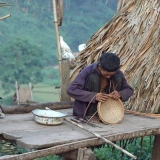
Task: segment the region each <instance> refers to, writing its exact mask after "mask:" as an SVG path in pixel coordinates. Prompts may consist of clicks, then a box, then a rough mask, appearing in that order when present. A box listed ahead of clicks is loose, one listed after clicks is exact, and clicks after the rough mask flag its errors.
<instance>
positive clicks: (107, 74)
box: [99, 66, 116, 79]
mask: <svg viewBox="0 0 160 160" xmlns="http://www.w3.org/2000/svg"><path fill="white" fill-rule="evenodd" d="M99 70H100V72H101V74H102V76H103V77H104V78H106V79H110V78H111V77H112V76H113V75H114V74H115V73H116V71H114V72H108V71H106V70H104V69H103V68H102V67H101V66H99Z"/></svg>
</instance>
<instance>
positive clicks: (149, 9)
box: [71, 0, 160, 113]
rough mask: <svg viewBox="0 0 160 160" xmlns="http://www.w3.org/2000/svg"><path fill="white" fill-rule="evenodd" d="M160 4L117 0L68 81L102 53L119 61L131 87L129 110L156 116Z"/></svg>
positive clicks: (159, 76) (158, 105)
mask: <svg viewBox="0 0 160 160" xmlns="http://www.w3.org/2000/svg"><path fill="white" fill-rule="evenodd" d="M159 25H160V1H159V0H154V1H148V0H129V1H128V0H119V4H118V11H117V14H116V15H115V16H114V17H113V18H112V19H111V20H110V21H109V22H108V23H106V24H105V25H104V26H103V27H102V28H100V29H99V30H98V31H97V32H96V33H95V34H94V35H93V36H92V37H91V38H90V40H89V41H88V42H87V47H86V49H85V50H83V51H81V52H80V55H79V59H78V61H77V62H78V65H77V67H76V68H75V69H74V70H73V73H72V75H71V80H72V79H74V77H75V76H76V75H77V74H78V73H79V71H80V70H81V69H82V68H84V66H86V65H88V64H91V63H93V62H96V61H98V58H99V57H100V55H101V54H102V52H103V51H105V50H106V51H111V52H114V53H116V54H118V56H119V57H120V59H121V70H122V71H123V72H124V74H125V76H126V79H127V81H128V82H129V84H130V85H131V86H132V87H133V88H134V90H135V92H134V95H133V96H132V97H131V98H130V100H129V101H128V103H126V104H125V105H126V108H127V109H130V110H135V111H140V112H148V113H157V112H158V110H159V108H160V103H159V101H160V27H159Z"/></svg>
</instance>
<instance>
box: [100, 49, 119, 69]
mask: <svg viewBox="0 0 160 160" xmlns="http://www.w3.org/2000/svg"><path fill="white" fill-rule="evenodd" d="M99 64H100V66H101V68H102V69H104V70H106V71H108V72H114V71H116V70H117V69H119V68H120V59H119V57H118V56H117V55H116V54H114V53H110V52H104V53H102V55H101V57H100V63H99Z"/></svg>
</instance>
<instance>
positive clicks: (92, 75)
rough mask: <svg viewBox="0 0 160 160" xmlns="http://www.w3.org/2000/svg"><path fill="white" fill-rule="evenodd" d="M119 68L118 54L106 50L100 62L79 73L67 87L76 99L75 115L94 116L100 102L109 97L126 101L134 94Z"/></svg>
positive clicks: (68, 91) (70, 94) (69, 93)
mask: <svg viewBox="0 0 160 160" xmlns="http://www.w3.org/2000/svg"><path fill="white" fill-rule="evenodd" d="M119 68H120V59H119V58H118V56H117V55H116V54H114V53H109V52H105V53H103V54H102V55H101V57H100V61H99V62H96V63H93V64H91V65H89V66H87V67H85V68H84V69H83V70H82V71H81V72H80V73H79V74H78V75H77V77H76V78H75V79H74V80H73V81H72V82H71V83H70V85H69V86H68V88H67V93H68V95H69V96H71V97H72V98H74V99H75V101H74V106H73V115H74V116H78V117H84V116H92V115H93V114H94V113H95V112H96V111H97V104H98V102H105V101H106V100H107V98H109V97H112V98H114V99H121V100H122V101H123V102H125V101H127V100H128V99H129V98H130V97H131V96H132V94H133V89H132V87H131V86H130V85H129V84H128V83H127V81H126V79H125V77H124V75H123V73H122V71H120V70H119ZM88 106H89V107H88ZM86 108H87V111H86Z"/></svg>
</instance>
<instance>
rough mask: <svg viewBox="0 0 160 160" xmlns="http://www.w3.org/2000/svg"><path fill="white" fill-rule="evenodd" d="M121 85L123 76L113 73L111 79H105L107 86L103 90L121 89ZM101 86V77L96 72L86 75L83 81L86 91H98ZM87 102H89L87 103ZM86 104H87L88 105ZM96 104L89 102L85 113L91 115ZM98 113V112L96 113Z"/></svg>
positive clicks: (108, 91) (95, 109)
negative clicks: (84, 81)
mask: <svg viewBox="0 0 160 160" xmlns="http://www.w3.org/2000/svg"><path fill="white" fill-rule="evenodd" d="M122 87H123V78H122V76H120V75H119V74H114V75H113V76H112V77H111V79H108V80H107V86H106V88H105V89H104V91H103V92H105V93H106V94H109V93H111V92H113V91H114V90H117V91H121V90H122ZM100 88H101V79H100V76H99V75H98V74H97V73H92V74H90V75H89V76H88V77H87V80H86V83H85V89H86V91H90V92H97V93H100ZM88 104H89V103H88ZM88 104H87V106H88ZM97 104H98V102H96V103H91V104H90V105H89V107H88V109H87V112H86V115H88V116H92V115H93V114H94V113H95V112H96V111H97ZM96 115H98V114H96Z"/></svg>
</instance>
